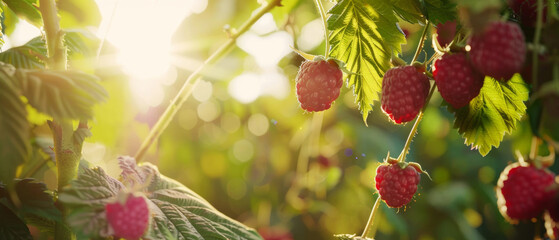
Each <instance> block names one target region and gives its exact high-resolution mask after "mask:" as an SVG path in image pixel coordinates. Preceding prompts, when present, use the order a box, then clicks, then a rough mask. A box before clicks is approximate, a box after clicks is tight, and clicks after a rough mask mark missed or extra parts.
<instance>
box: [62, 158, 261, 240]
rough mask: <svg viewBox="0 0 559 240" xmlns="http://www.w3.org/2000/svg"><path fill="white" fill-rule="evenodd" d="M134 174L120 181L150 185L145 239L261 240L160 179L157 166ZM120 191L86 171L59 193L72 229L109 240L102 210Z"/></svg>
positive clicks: (194, 196) (128, 171)
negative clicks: (145, 181)
mask: <svg viewBox="0 0 559 240" xmlns="http://www.w3.org/2000/svg"><path fill="white" fill-rule="evenodd" d="M127 159H129V158H122V159H121V161H122V160H127ZM121 165H123V166H125V165H126V166H127V167H131V166H130V165H128V164H121ZM135 168H136V169H135V170H132V169H126V174H124V175H122V176H123V178H124V179H123V181H124V182H130V180H132V179H135V180H136V181H137V180H140V181H141V180H142V179H144V180H147V181H149V185H148V187H147V189H146V192H144V194H145V196H146V197H147V199H148V200H149V201H148V206H149V208H150V215H151V216H152V221H151V225H150V226H151V227H150V230H149V231H148V232H147V233H146V235H145V236H146V237H147V238H149V239H166V238H174V239H255V240H256V239H258V240H260V239H262V238H261V237H260V235H259V234H258V233H257V232H256V231H255V230H254V229H251V228H248V227H246V226H244V225H243V224H241V223H239V222H237V221H235V220H233V219H231V218H229V217H227V216H225V215H223V214H222V213H220V212H219V211H218V210H216V209H215V208H214V207H213V206H211V205H210V204H209V203H208V202H207V201H206V200H205V199H203V198H202V197H200V196H199V195H198V194H196V193H195V192H193V191H192V190H190V189H188V188H187V187H185V186H184V185H182V184H180V183H179V182H177V181H175V180H172V179H169V178H167V177H165V176H162V175H160V173H159V171H158V170H157V168H156V167H155V166H153V165H151V164H144V165H142V166H140V167H138V166H136V167H135ZM145 176H148V177H147V178H144V177H145ZM123 189H124V185H123V184H122V183H120V182H119V181H117V180H116V179H114V178H112V177H110V176H108V175H107V174H106V173H105V172H104V171H103V170H102V169H101V168H95V169H84V171H83V172H81V173H80V174H79V176H78V179H77V180H75V181H74V182H73V183H72V185H71V187H69V188H67V189H65V190H64V191H63V192H62V193H61V195H60V199H61V201H63V202H64V203H65V204H67V206H69V207H68V209H69V216H68V218H69V219H70V220H69V222H70V223H71V225H72V227H73V228H74V229H77V230H78V231H81V234H82V235H83V236H86V237H98V236H101V237H107V236H110V235H111V230H110V228H109V227H108V225H107V223H106V221H105V219H104V206H105V204H107V203H109V202H113V201H115V199H116V196H117V194H118V192H120V191H122V190H123ZM80 219H88V221H84V220H82V221H79V220H80ZM74 220H76V221H74Z"/></svg>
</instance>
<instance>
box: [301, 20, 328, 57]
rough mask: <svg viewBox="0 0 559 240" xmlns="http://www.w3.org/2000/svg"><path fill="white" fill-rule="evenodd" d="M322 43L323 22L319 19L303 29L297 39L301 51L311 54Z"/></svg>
mask: <svg viewBox="0 0 559 240" xmlns="http://www.w3.org/2000/svg"><path fill="white" fill-rule="evenodd" d="M322 41H324V30H323V27H322V20H321V19H320V18H317V19H315V20H313V21H310V22H309V23H307V24H305V26H303V28H301V34H300V35H299V37H298V38H297V45H298V47H299V50H301V51H303V52H309V51H312V50H313V49H315V48H316V47H318V46H319V45H320V44H321V43H322Z"/></svg>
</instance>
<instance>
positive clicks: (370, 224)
mask: <svg viewBox="0 0 559 240" xmlns="http://www.w3.org/2000/svg"><path fill="white" fill-rule="evenodd" d="M380 202H381V201H380V196H379V197H377V200H376V201H375V205H373V209H372V210H371V215H369V220H368V221H367V225H366V226H365V230H363V234H361V237H362V238H366V237H367V236H368V235H369V232H371V228H372V227H373V224H374V222H375V215H376V213H377V210H378V207H379V206H380ZM371 238H374V236H372V237H371Z"/></svg>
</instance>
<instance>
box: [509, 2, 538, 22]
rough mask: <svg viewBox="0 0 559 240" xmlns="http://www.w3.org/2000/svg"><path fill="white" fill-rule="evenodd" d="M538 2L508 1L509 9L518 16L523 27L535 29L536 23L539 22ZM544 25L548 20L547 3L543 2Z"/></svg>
mask: <svg viewBox="0 0 559 240" xmlns="http://www.w3.org/2000/svg"><path fill="white" fill-rule="evenodd" d="M537 2H538V1H537V0H508V4H509V7H510V8H511V9H512V11H513V12H514V13H515V14H516V15H517V16H518V18H519V20H520V23H521V24H522V25H523V26H527V27H534V26H536V21H537V20H538V18H537V16H538V12H537V10H538V8H537V7H538V5H537ZM543 4H544V8H543V11H542V13H543V16H542V17H543V18H542V20H543V23H545V22H546V19H547V6H546V5H547V3H546V1H543Z"/></svg>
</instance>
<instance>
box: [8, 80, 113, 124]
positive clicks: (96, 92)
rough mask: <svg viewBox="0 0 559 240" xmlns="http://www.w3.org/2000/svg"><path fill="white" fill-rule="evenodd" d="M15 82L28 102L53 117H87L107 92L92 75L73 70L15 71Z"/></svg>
mask: <svg viewBox="0 0 559 240" xmlns="http://www.w3.org/2000/svg"><path fill="white" fill-rule="evenodd" d="M13 81H14V83H15V84H18V87H19V88H20V89H21V92H22V94H23V95H24V96H25V97H26V98H27V100H28V102H29V104H30V105H31V106H33V107H34V108H36V109H37V110H38V111H40V112H42V113H46V114H48V115H50V116H52V117H54V118H69V119H84V118H85V119H90V118H92V117H93V113H92V111H93V110H92V107H93V105H95V104H97V103H100V102H102V101H104V100H105V99H106V98H107V94H106V92H105V90H104V89H103V87H101V85H99V83H98V82H99V79H98V78H97V77H96V76H93V75H90V74H85V73H81V72H76V71H54V70H18V71H17V72H16V75H15V78H13Z"/></svg>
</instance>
